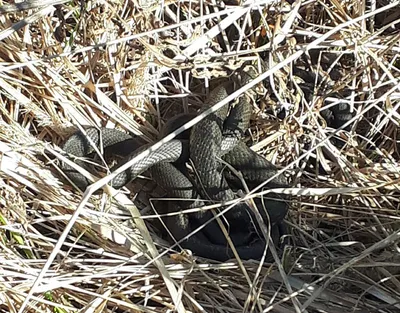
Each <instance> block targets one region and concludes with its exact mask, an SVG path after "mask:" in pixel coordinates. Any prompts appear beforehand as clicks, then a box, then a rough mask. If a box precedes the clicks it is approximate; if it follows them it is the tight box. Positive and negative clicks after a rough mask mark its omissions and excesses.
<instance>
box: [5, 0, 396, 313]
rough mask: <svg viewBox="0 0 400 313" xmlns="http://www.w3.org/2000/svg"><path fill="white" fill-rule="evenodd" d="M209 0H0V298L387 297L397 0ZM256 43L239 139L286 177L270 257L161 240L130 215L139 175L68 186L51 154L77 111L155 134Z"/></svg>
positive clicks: (152, 307) (139, 301)
mask: <svg viewBox="0 0 400 313" xmlns="http://www.w3.org/2000/svg"><path fill="white" fill-rule="evenodd" d="M223 2H224V1H213V0H212V1H207V2H206V1H172V0H171V1H160V3H158V1H150V0H148V1H141V0H132V1H128V0H112V1H100V0H99V1H82V2H79V1H69V2H67V1H57V2H56V1H29V2H28V3H26V5H24V6H23V5H21V4H20V5H18V6H15V5H13V4H12V3H14V1H2V3H3V4H4V5H3V6H2V7H0V14H1V15H0V23H1V28H0V29H1V32H0V62H1V63H0V108H1V121H0V153H1V168H0V184H1V189H0V192H1V195H0V203H1V206H0V210H1V211H0V222H1V226H0V238H1V241H0V245H1V250H0V312H75V311H79V312H165V311H166V310H176V311H178V312H185V310H186V311H190V312H201V311H203V312H285V313H286V312H334V313H335V312H341V313H343V312H399V311H400V281H399V274H400V249H399V247H398V242H399V238H400V232H399V225H400V221H399V219H400V214H399V182H400V172H399V147H400V145H399V140H400V139H399V136H400V131H399V123H400V110H399V106H400V59H399V55H400V32H399V30H400V13H399V7H400V2H399V1H398V0H379V1H377V2H370V1H365V2H366V3H367V4H368V5H363V4H362V3H363V2H358V1H354V0H348V1H343V0H337V1H326V0H321V1H317V0H311V1H303V3H300V2H296V3H294V4H292V6H291V7H290V5H289V4H288V3H286V2H284V1H282V2H279V3H275V2H273V1H254V2H255V3H256V4H254V5H246V1H243V2H244V4H242V5H237V4H236V1H234V0H232V1H225V2H226V3H228V2H229V5H226V6H225V5H224V3H223ZM40 3H42V4H43V3H44V4H48V3H50V4H55V3H56V4H59V6H57V5H55V6H52V5H50V6H46V5H45V6H43V7H40V6H39V4H40ZM216 3H218V4H216ZM248 3H249V4H251V3H253V1H248ZM257 16H258V17H261V18H257ZM238 29H239V30H241V31H242V33H241V35H240V38H239V40H233V37H232V32H233V31H235V30H236V31H237V30H238ZM217 39H218V40H217ZM256 56H260V57H262V58H264V59H265V60H266V61H267V63H268V66H269V68H270V70H268V71H267V72H266V73H264V75H261V76H260V79H261V78H263V77H264V78H266V81H267V82H268V85H269V93H268V96H267V99H266V101H265V102H264V103H262V104H259V106H258V107H255V111H254V112H255V115H254V120H253V122H252V127H251V129H250V131H251V136H248V139H249V140H250V139H251V140H253V148H254V149H256V150H257V151H259V153H262V154H263V155H265V156H266V157H268V158H270V159H272V160H273V162H275V163H276V164H278V165H280V166H281V168H282V170H285V171H286V172H287V173H288V174H290V176H291V178H292V181H293V187H295V188H292V189H290V190H286V191H283V192H289V193H291V194H293V195H295V196H293V200H292V202H291V210H290V214H289V217H288V222H287V223H288V225H289V226H290V234H289V238H288V239H289V245H288V246H287V249H286V251H285V256H286V257H285V258H283V259H282V260H283V262H281V260H276V261H277V262H275V263H274V264H259V262H251V261H249V262H243V263H241V262H238V261H232V262H227V263H224V264H217V263H209V262H207V261H206V260H201V259H196V258H194V259H193V258H191V257H190V256H188V257H186V258H183V257H179V256H178V255H177V254H172V255H171V253H169V252H168V250H167V249H168V248H170V245H169V244H168V243H167V242H166V241H165V240H163V239H162V238H161V236H160V235H158V234H157V231H156V228H155V227H154V225H153V224H154V223H144V221H154V220H157V216H155V215H154V212H153V211H152V209H151V206H150V205H149V204H148V202H146V201H147V198H148V197H147V196H146V195H148V194H149V193H150V191H151V189H152V188H151V186H150V187H149V186H148V184H149V181H148V180H144V179H142V180H141V184H137V186H134V187H132V188H129V190H128V191H129V192H127V193H125V194H121V193H120V194H118V195H117V196H116V197H115V198H112V197H111V196H110V195H111V194H113V192H114V191H113V190H109V189H107V188H106V189H105V191H106V192H103V193H98V192H97V193H95V194H92V193H93V192H94V191H95V190H97V189H100V188H101V187H102V185H104V183H105V182H106V181H107V179H109V176H107V178H105V179H103V180H101V181H100V183H99V182H98V183H97V184H95V185H94V187H93V188H92V189H90V190H89V191H87V192H86V193H84V194H83V195H82V194H81V193H79V192H78V191H77V190H74V189H73V188H72V187H71V186H70V185H69V184H68V183H67V182H65V180H64V179H63V176H62V173H60V171H58V170H57V164H58V159H59V157H62V156H60V154H59V153H60V149H59V148H57V147H58V146H59V145H60V144H61V143H62V142H63V140H65V138H66V137H67V136H68V135H69V134H71V132H72V131H74V130H76V129H77V127H82V126H85V125H97V126H107V127H114V126H115V127H120V128H122V129H124V130H126V131H129V132H132V133H134V134H141V135H144V136H146V138H147V139H148V140H149V141H150V142H151V141H154V142H155V141H156V138H157V135H158V131H159V129H160V127H161V126H162V124H163V123H164V122H165V121H166V120H167V119H168V118H169V117H170V116H173V115H174V114H176V112H183V111H188V110H189V111H193V110H195V109H197V108H199V107H200V105H201V101H202V99H203V98H202V96H201V94H202V93H204V86H208V85H209V80H210V79H212V78H217V77H223V76H226V75H227V74H230V73H231V72H232V71H233V70H234V69H235V68H237V67H239V66H240V62H241V61H243V60H246V59H249V58H254V57H256ZM305 65H309V66H310V68H312V69H313V71H315V72H319V73H321V75H322V76H323V77H327V76H329V75H327V73H328V74H330V77H331V78H332V77H336V79H335V80H332V79H328V80H327V81H325V83H324V85H325V86H327V87H325V88H327V90H328V91H335V93H333V94H332V96H330V98H328V99H327V100H326V101H325V104H328V103H332V101H333V102H334V101H337V99H338V98H339V99H341V101H342V102H343V101H347V103H349V105H350V106H351V108H352V109H353V110H354V113H355V114H354V118H353V119H352V120H351V121H350V122H349V126H350V127H347V128H346V126H347V125H344V126H343V127H342V129H339V130H336V129H333V128H330V127H327V126H326V124H325V122H324V120H323V119H321V118H320V111H321V110H320V109H321V105H322V103H323V97H321V96H319V95H318V94H319V93H318V92H316V96H315V97H311V99H309V100H310V101H307V100H306V99H305V98H304V97H302V96H301V91H300V89H299V88H298V85H297V84H298V83H299V80H298V78H296V77H295V76H293V75H292V71H293V66H305ZM309 70H310V69H309ZM319 83H320V82H319V81H315V86H318V85H319ZM324 92H325V91H324ZM233 96H235V95H233ZM335 99H336V100H335ZM283 106H284V107H286V108H287V109H288V111H287V114H286V117H284V119H283V120H282V119H281V118H278V117H277V113H276V112H277V111H279V110H281V108H282V107H283ZM325 108H326V107H325ZM329 137H336V138H339V137H340V138H342V139H343V140H344V142H345V144H344V145H341V146H337V145H334V144H332V142H331V141H330V140H329V139H328V138H329ZM315 157H317V159H318V162H319V164H317V166H316V164H314V166H312V164H313V162H312V160H313V159H314V160H315ZM143 182H144V183H145V184H144V188H143V189H144V190H143V189H140V190H142V192H139V193H138V190H139V189H138V188H136V187H138V186H139V185H140V186H141V185H143V184H142V183H143ZM136 196H137V198H135V197H136ZM133 200H135V204H136V205H137V207H135V206H134V205H133V202H132V201H133ZM132 216H133V217H136V218H135V219H132ZM140 216H147V218H146V219H142V218H140ZM159 253H160V254H161V255H159Z"/></svg>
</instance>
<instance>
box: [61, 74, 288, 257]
mask: <svg viewBox="0 0 400 313" xmlns="http://www.w3.org/2000/svg"><path fill="white" fill-rule="evenodd" d="M243 73H244V72H243ZM243 76H244V79H243V81H242V84H245V83H247V82H248V81H249V80H250V79H252V78H253V77H252V75H249V74H247V73H244V74H243ZM226 96H227V88H226V87H225V86H224V85H221V86H219V87H217V88H216V89H215V90H214V91H213V92H212V93H211V94H210V96H209V100H208V101H207V102H206V104H205V106H204V109H207V108H208V107H210V106H212V105H214V104H215V103H217V102H219V101H220V100H222V99H223V98H225V97H226ZM250 114H251V103H250V97H248V96H243V97H241V98H240V99H239V101H238V103H237V104H236V106H235V107H233V108H231V109H230V108H229V107H228V106H224V107H222V108H221V109H220V110H218V111H217V112H215V113H213V114H210V115H208V116H207V117H206V118H204V119H203V120H202V121H201V122H199V123H198V124H197V125H196V126H194V127H193V128H192V130H191V131H190V133H189V134H188V137H189V138H178V139H174V140H172V141H170V142H168V143H166V144H164V145H162V146H161V147H160V148H159V149H157V150H156V151H154V152H153V153H152V154H150V155H148V156H147V157H145V158H143V159H142V160H140V161H139V162H137V163H136V164H134V165H133V166H132V167H131V168H129V169H128V170H127V171H125V172H123V173H121V174H119V175H118V176H116V177H115V178H114V179H113V180H112V182H111V184H112V186H113V187H115V188H121V187H122V186H124V185H125V184H126V183H127V182H129V181H130V180H132V179H134V178H136V177H137V176H138V175H140V174H141V173H143V172H144V171H146V170H148V169H150V171H151V174H152V176H153V178H154V179H155V180H156V181H157V183H158V184H159V185H160V186H161V187H163V188H164V189H165V190H166V191H167V195H168V196H169V197H175V198H183V199H194V200H193V201H189V202H186V201H182V202H179V203H174V205H175V206H176V207H175V208H173V207H171V208H170V209H169V210H170V211H173V210H174V211H176V210H177V208H178V210H179V209H183V208H189V207H201V206H202V205H203V204H204V202H203V201H202V200H201V199H200V198H202V199H205V200H212V201H217V202H221V201H229V200H233V199H235V198H236V194H235V192H234V191H233V190H232V189H231V185H236V188H237V189H240V187H241V186H240V184H239V183H238V182H237V178H236V177H235V175H233V174H232V173H230V172H229V171H227V170H222V169H223V167H222V166H221V162H220V160H219V158H222V159H223V160H224V161H226V162H227V163H229V164H230V165H231V166H233V167H234V168H236V169H237V170H239V171H240V172H241V173H242V175H243V178H244V180H245V181H246V183H247V184H248V185H249V186H251V187H252V186H254V187H255V186H256V185H258V184H259V183H262V182H264V181H265V180H266V179H270V178H271V177H272V176H274V175H275V174H276V173H277V169H276V167H275V166H274V165H272V164H271V163H270V162H268V161H267V160H266V159H264V158H263V157H261V156H259V155H258V154H257V153H255V152H253V151H252V150H251V149H250V148H249V147H247V146H246V145H245V144H244V143H242V142H241V137H242V135H243V133H244V131H245V129H246V128H247V127H248V124H249V119H250ZM188 118H190V116H183V118H182V119H181V120H180V122H177V123H174V124H172V125H173V126H172V127H171V128H170V129H169V130H168V131H167V133H168V132H169V131H172V130H173V127H175V128H177V127H179V126H180V125H183V124H184V123H185V122H186V121H187V119H188ZM170 125H171V124H170ZM85 132H86V134H82V133H81V132H77V133H75V134H74V135H72V136H71V137H70V138H68V140H67V141H66V142H65V144H64V146H63V149H64V151H65V152H67V153H69V154H70V155H74V156H76V157H79V158H80V157H85V156H87V155H89V154H91V153H93V152H94V151H95V149H94V148H93V147H98V148H99V147H100V146H101V144H102V146H103V147H108V148H111V149H112V151H113V153H115V154H123V155H126V154H127V153H128V154H129V155H128V157H127V158H128V159H131V158H133V157H135V156H137V155H138V154H139V153H141V152H142V151H143V150H145V149H147V148H148V145H146V144H145V143H144V142H143V140H141V139H140V137H131V136H129V135H127V134H125V133H123V132H120V131H118V130H111V129H100V130H98V129H95V128H89V129H87V130H86V131H85ZM189 158H190V159H191V160H192V161H193V164H194V168H195V174H196V175H194V176H195V178H194V179H193V178H192V177H191V176H190V175H189V174H188V173H187V171H186V167H185V163H186V162H187V161H188V160H189ZM76 163H78V164H79V165H80V166H82V167H86V166H85V162H83V161H82V160H79V159H78V160H77V161H76ZM62 169H63V170H64V172H65V173H66V174H67V175H68V177H69V178H70V179H71V180H72V181H73V182H74V183H75V184H76V185H77V186H78V187H79V188H81V189H84V188H86V187H87V186H88V184H89V182H88V181H87V180H86V178H85V177H84V176H82V175H81V174H79V173H78V172H76V171H75V170H74V169H73V168H72V167H70V166H69V165H67V164H63V165H62ZM268 186H273V187H285V186H287V181H286V179H285V178H284V176H282V175H278V176H277V177H276V178H274V179H272V180H271V183H270V184H268ZM262 200H263V201H264V204H266V211H265V210H260V211H261V215H262V216H263V218H264V220H265V221H266V220H267V218H268V217H267V213H268V216H269V219H270V221H271V224H273V225H275V226H274V227H273V228H272V231H271V236H272V238H275V239H276V240H277V239H278V238H279V231H280V230H281V228H280V226H279V225H280V222H281V221H282V219H283V218H284V216H285V215H286V213H287V204H286V203H285V202H283V201H279V199H277V200H276V201H275V200H273V199H272V200H264V199H262ZM182 203H183V204H182ZM259 203H260V202H259ZM212 217H213V215H212V213H211V211H204V212H202V211H200V212H196V213H191V214H179V215H173V216H170V217H168V218H167V219H166V224H167V226H168V228H169V230H170V231H171V233H172V235H173V236H174V238H175V240H181V239H182V238H184V237H186V236H187V235H188V234H190V233H191V232H192V231H193V230H195V229H196V228H197V227H199V226H201V225H202V224H204V222H207V221H209V220H210V219H211V218H212ZM251 221H252V213H251V212H250V210H249V209H248V208H247V205H246V204H244V203H240V204H239V205H237V206H235V207H234V208H233V209H231V210H230V211H228V212H227V214H225V225H226V226H227V228H228V230H229V235H230V237H231V239H232V241H233V243H234V244H235V248H236V250H237V252H238V254H239V256H240V257H241V258H243V259H259V258H261V256H262V255H263V253H264V250H265V247H266V241H265V240H264V239H263V238H260V237H259V236H258V235H257V234H256V232H255V230H256V227H252V226H251ZM181 246H182V247H183V248H187V249H190V250H192V252H194V253H195V254H196V255H199V256H203V257H206V258H210V259H214V260H220V261H224V260H226V259H229V258H231V257H233V255H234V254H233V251H232V250H231V249H230V248H229V247H228V246H227V242H226V238H225V236H224V235H223V234H222V232H221V230H220V228H219V226H218V225H217V223H216V222H215V221H213V222H211V223H209V225H208V226H207V227H205V228H204V231H201V232H197V233H195V234H194V235H192V236H190V237H189V238H187V239H186V240H184V241H182V243H181Z"/></svg>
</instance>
